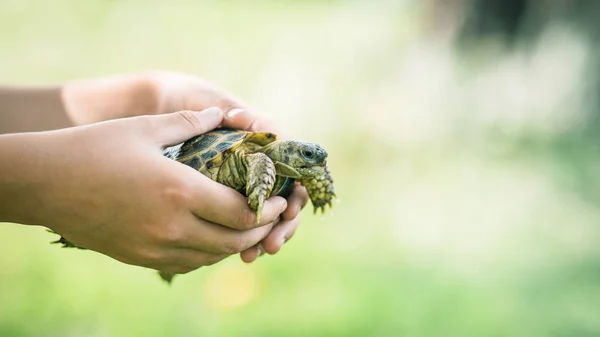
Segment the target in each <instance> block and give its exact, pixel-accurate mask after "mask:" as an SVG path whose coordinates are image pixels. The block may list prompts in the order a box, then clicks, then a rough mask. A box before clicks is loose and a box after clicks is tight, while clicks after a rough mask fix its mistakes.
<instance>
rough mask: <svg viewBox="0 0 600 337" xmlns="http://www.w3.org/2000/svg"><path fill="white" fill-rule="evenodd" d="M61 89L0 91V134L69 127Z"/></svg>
mask: <svg viewBox="0 0 600 337" xmlns="http://www.w3.org/2000/svg"><path fill="white" fill-rule="evenodd" d="M61 90H62V89H61V88H60V87H58V86H56V87H44V88H11V87H0V134H5V133H16V132H33V131H44V130H54V129H61V128H65V127H69V126H71V125H73V124H72V122H71V120H70V119H69V117H68V116H67V113H66V110H65V107H64V105H63V103H62V99H61Z"/></svg>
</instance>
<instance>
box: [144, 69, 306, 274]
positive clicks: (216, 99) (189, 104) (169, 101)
mask: <svg viewBox="0 0 600 337" xmlns="http://www.w3.org/2000/svg"><path fill="white" fill-rule="evenodd" d="M152 79H153V83H154V87H155V88H158V90H157V92H158V93H159V95H158V97H159V100H158V102H159V103H158V104H157V106H158V110H157V111H158V113H168V112H170V111H177V110H182V109H192V110H197V109H204V108H206V107H209V106H218V107H220V108H221V109H223V111H226V114H225V118H224V119H223V123H222V125H223V126H228V127H232V128H238V129H244V130H250V131H269V132H273V133H275V134H278V135H280V136H281V132H280V131H279V130H278V129H277V128H276V127H275V126H274V124H273V123H272V122H271V121H269V120H268V119H267V118H265V117H264V116H261V115H260V114H258V113H256V112H255V111H253V109H252V108H251V107H250V106H249V105H248V104H247V103H246V102H244V101H243V100H242V99H240V98H239V97H236V96H235V95H233V94H232V93H230V92H228V91H227V90H225V89H223V88H220V87H218V86H216V85H214V84H212V83H210V82H208V81H206V80H204V79H201V78H199V77H196V76H192V75H187V74H180V73H173V72H156V73H153V75H152ZM287 202H288V207H287V209H286V210H285V212H284V213H283V214H282V215H281V217H280V219H279V221H278V222H277V224H275V225H274V227H273V229H272V230H271V232H270V233H269V234H268V235H267V237H265V239H264V240H263V241H261V242H260V243H259V244H257V245H256V246H254V247H251V248H249V249H247V250H245V251H243V252H242V253H241V254H240V256H241V258H242V260H243V261H244V262H248V263H250V262H252V261H254V260H256V258H257V257H259V256H260V255H262V254H263V253H264V252H266V253H268V254H275V253H277V252H278V251H279V250H280V249H281V247H282V246H283V244H284V243H285V242H287V241H288V240H289V239H291V238H292V236H293V235H294V233H295V231H296V228H297V227H298V225H299V224H300V212H301V210H302V209H303V208H304V206H305V205H306V203H307V202H308V193H307V192H306V189H305V188H304V187H303V186H301V185H300V184H297V185H296V187H295V189H294V192H293V193H292V194H291V195H290V196H289V197H288V198H287Z"/></svg>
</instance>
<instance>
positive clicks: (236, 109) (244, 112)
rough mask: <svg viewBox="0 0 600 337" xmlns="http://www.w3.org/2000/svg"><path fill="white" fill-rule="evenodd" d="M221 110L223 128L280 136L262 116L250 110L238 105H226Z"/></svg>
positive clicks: (275, 128)
mask: <svg viewBox="0 0 600 337" xmlns="http://www.w3.org/2000/svg"><path fill="white" fill-rule="evenodd" d="M225 106H226V107H225V108H223V111H225V118H223V124H222V125H223V126H226V127H230V128H234V129H242V130H249V131H268V132H272V133H274V134H276V135H281V131H280V130H279V129H278V128H277V127H275V125H274V124H273V123H272V122H271V121H269V120H268V119H267V118H265V117H264V116H259V115H258V114H256V113H255V112H253V111H252V110H251V109H249V108H247V107H244V106H241V105H239V104H235V103H231V104H226V105H225Z"/></svg>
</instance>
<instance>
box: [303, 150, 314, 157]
mask: <svg viewBox="0 0 600 337" xmlns="http://www.w3.org/2000/svg"><path fill="white" fill-rule="evenodd" d="M302 155H303V156H305V157H306V158H312V156H313V153H312V151H310V150H303V151H302Z"/></svg>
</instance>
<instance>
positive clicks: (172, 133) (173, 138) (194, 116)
mask: <svg viewBox="0 0 600 337" xmlns="http://www.w3.org/2000/svg"><path fill="white" fill-rule="evenodd" d="M138 118H141V119H146V120H147V121H149V123H148V124H149V130H148V131H149V132H150V135H151V137H152V138H153V139H155V140H156V141H157V142H158V143H159V144H160V145H162V146H168V145H175V144H179V143H181V142H183V141H186V140H188V139H190V138H192V137H194V136H197V135H200V134H203V133H206V132H208V131H210V130H212V129H214V128H216V127H217V126H219V124H221V121H222V120H223V111H222V110H221V109H219V108H218V107H212V108H208V109H205V110H202V111H190V110H184V111H178V112H174V113H170V114H165V115H158V116H143V117H138Z"/></svg>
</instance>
